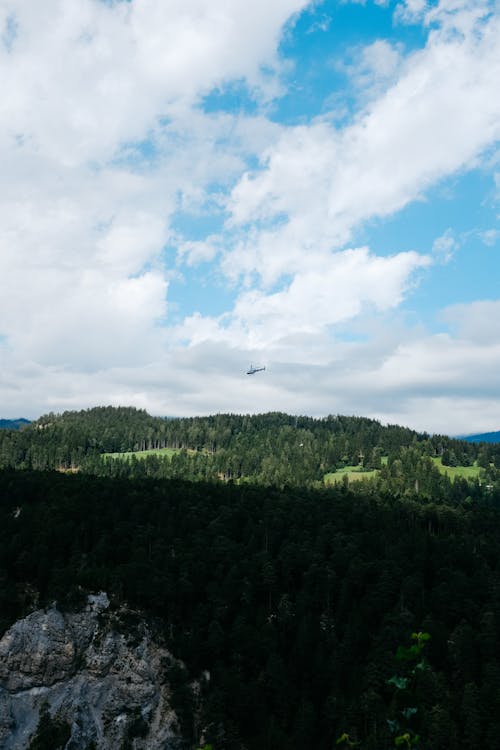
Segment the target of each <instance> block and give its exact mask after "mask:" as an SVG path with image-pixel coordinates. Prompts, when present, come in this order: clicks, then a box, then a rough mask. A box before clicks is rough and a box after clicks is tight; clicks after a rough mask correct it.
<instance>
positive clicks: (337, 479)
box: [323, 456, 481, 484]
mask: <svg viewBox="0 0 500 750" xmlns="http://www.w3.org/2000/svg"><path fill="white" fill-rule="evenodd" d="M432 460H433V462H434V464H435V466H437V468H438V469H439V471H440V472H441V473H442V474H446V476H448V477H449V478H450V479H456V478H457V477H461V478H462V479H467V480H473V479H477V478H478V477H479V472H480V471H481V469H480V467H479V466H477V465H476V464H474V466H443V462H442V460H441V456H439V457H438V458H433V459H432ZM381 462H382V465H386V464H387V456H382V459H381ZM377 474H379V470H378V469H373V470H372V471H363V469H362V468H360V467H359V466H344V467H343V468H342V469H337V471H335V472H330V473H329V474H325V476H324V480H323V481H324V483H325V484H339V483H341V482H342V481H343V480H344V477H345V476H347V478H348V480H349V482H359V481H361V480H362V479H373V478H374V477H376V476H377Z"/></svg>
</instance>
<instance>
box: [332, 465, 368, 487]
mask: <svg viewBox="0 0 500 750" xmlns="http://www.w3.org/2000/svg"><path fill="white" fill-rule="evenodd" d="M378 473H379V471H378V469H372V470H371V471H363V469H362V468H360V467H359V466H344V467H343V468H342V469H337V471H333V472H330V473H328V474H325V476H324V479H323V481H324V483H325V484H339V483H341V482H343V481H344V477H347V479H348V480H349V482H359V481H361V480H362V479H373V478H374V477H376V476H377V474H378Z"/></svg>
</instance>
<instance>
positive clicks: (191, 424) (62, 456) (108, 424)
mask: <svg viewBox="0 0 500 750" xmlns="http://www.w3.org/2000/svg"><path fill="white" fill-rule="evenodd" d="M0 467H4V468H25V469H36V470H45V469H57V470H59V471H71V472H83V473H90V474H95V475H98V476H101V477H110V478H127V477H128V478H141V477H150V478H163V479H166V478H183V479H188V480H192V481H232V482H236V483H238V484H242V483H258V484H263V485H274V486H278V487H282V488H284V487H287V486H296V487H302V486H303V487H317V488H318V487H320V486H322V485H323V484H325V483H338V482H343V483H345V482H356V484H359V483H360V482H361V483H363V484H364V483H366V482H368V481H369V482H371V483H372V484H373V485H374V486H375V489H376V490H377V491H379V492H385V491H390V492H398V493H406V494H409V495H413V494H415V493H416V494H418V495H420V496H422V497H426V498H431V497H440V498H444V497H464V498H465V497H468V496H470V497H474V496H476V495H477V494H481V493H483V494H484V492H485V491H486V488H490V489H489V490H488V491H490V490H491V488H492V487H494V486H496V483H497V482H498V481H499V467H500V446H496V445H494V444H491V445H489V446H488V445H484V444H482V445H477V444H474V443H470V442H466V441H463V440H455V439H452V438H449V437H446V436H440V435H428V434H426V433H417V432H416V431H414V430H410V429H408V428H405V427H400V426H397V425H382V424H380V423H379V422H377V421H376V420H373V419H366V418H361V417H349V416H340V415H337V416H329V417H325V418H322V419H313V418H311V417H305V416H293V415H288V414H283V413H280V412H271V413H268V414H257V415H237V414H216V415H213V416H208V417H192V418H183V419H168V420H167V419H162V418H160V417H152V416H150V415H149V414H147V412H145V411H143V410H138V409H133V408H127V407H120V408H114V407H97V408H94V409H89V410H85V411H80V412H64V413H63V414H57V415H56V414H48V415H45V416H43V417H41V418H40V419H38V420H36V421H35V422H33V423H32V424H30V425H28V426H27V427H25V428H24V429H23V430H22V431H18V432H12V431H10V432H8V431H4V432H2V433H0Z"/></svg>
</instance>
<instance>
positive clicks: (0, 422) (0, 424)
mask: <svg viewBox="0 0 500 750" xmlns="http://www.w3.org/2000/svg"><path fill="white" fill-rule="evenodd" d="M29 423H30V421H29V419H23V418H20V419H0V430H19V429H21V427H26V425H27V424H29Z"/></svg>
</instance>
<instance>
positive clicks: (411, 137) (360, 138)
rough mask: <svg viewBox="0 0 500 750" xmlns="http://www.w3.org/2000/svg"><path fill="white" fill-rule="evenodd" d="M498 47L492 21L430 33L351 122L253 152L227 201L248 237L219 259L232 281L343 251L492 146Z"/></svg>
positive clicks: (269, 278)
mask: <svg viewBox="0 0 500 750" xmlns="http://www.w3.org/2000/svg"><path fill="white" fill-rule="evenodd" d="M460 19H461V16H457V17H455V20H456V21H457V23H459V26H460V28H462V24H461V22H460ZM499 40H500V19H499V18H498V17H497V16H491V17H490V18H488V19H486V20H484V21H483V22H482V23H480V24H478V25H477V26H475V27H474V28H473V30H472V31H471V32H470V34H468V35H465V36H463V35H461V36H457V35H455V36H453V35H451V36H450V34H449V28H448V26H447V27H446V28H445V29H436V30H434V31H432V32H431V34H430V37H429V42H428V44H427V46H426V47H425V49H423V50H420V51H418V52H415V53H413V54H411V55H410V56H409V57H407V58H406V60H405V62H404V64H403V65H402V68H401V74H400V77H399V80H398V81H397V83H395V84H394V85H393V86H392V87H391V88H389V89H388V90H387V92H386V93H385V94H384V95H383V96H382V97H380V98H379V99H378V100H376V101H375V102H373V103H372V104H371V105H370V107H369V108H368V110H367V111H366V112H365V113H363V114H362V115H361V116H360V117H359V119H358V121H357V122H355V123H354V124H352V125H349V126H347V127H346V128H344V129H343V130H340V131H339V130H336V129H334V128H333V127H332V126H330V125H329V124H328V123H327V122H321V121H318V122H316V123H313V124H312V125H310V126H308V127H306V126H299V127H294V128H288V129H286V130H284V132H283V134H282V137H281V138H280V140H279V141H278V142H277V143H276V144H274V145H273V146H271V147H270V148H268V149H267V150H265V151H264V152H263V154H262V168H261V169H260V170H259V171H255V172H253V173H246V174H245V175H244V176H243V177H242V179H241V180H240V181H239V183H238V184H237V185H236V186H235V188H234V190H233V192H232V196H231V201H230V203H229V208H230V210H231V221H230V226H231V225H236V226H241V227H242V228H243V229H244V231H245V233H246V234H247V232H248V227H249V226H250V227H252V225H253V226H254V227H255V232H254V234H250V235H249V236H250V239H249V240H248V241H246V242H245V241H244V242H242V243H240V244H238V245H236V248H235V251H234V252H233V253H232V254H231V255H230V256H229V258H228V261H227V265H228V266H230V268H231V272H232V273H233V275H234V274H235V273H237V272H238V271H239V272H240V273H242V274H248V273H251V272H252V271H254V272H257V273H258V274H260V275H261V277H262V278H263V279H264V282H265V283H269V282H270V283H274V281H275V280H276V279H277V278H279V275H280V274H287V273H289V272H290V259H291V264H292V272H293V269H294V267H295V263H296V259H297V257H298V256H301V257H305V256H307V254H308V253H309V252H310V251H311V248H314V250H315V251H317V250H318V249H319V250H324V251H327V250H329V249H330V248H338V247H341V246H342V245H343V244H345V243H346V242H348V241H349V238H350V237H351V236H352V233H353V230H354V229H355V228H356V227H358V226H359V225H360V224H361V223H363V222H365V221H366V220H368V219H371V218H373V217H384V216H388V215H391V214H393V213H394V212H396V211H397V210H399V209H401V208H402V207H404V206H405V205H407V204H408V203H409V202H410V201H413V200H417V199H422V197H423V196H424V194H425V191H426V189H428V188H429V187H430V186H431V185H434V184H435V183H436V182H437V181H439V180H440V179H442V178H443V177H445V176H449V175H451V174H454V173H456V172H457V171H459V170H463V169H467V168H470V167H471V166H473V165H474V164H476V163H477V160H478V159H479V158H480V156H481V153H482V152H483V150H484V149H486V148H487V147H488V146H490V145H491V144H493V143H494V142H495V141H496V140H497V139H498V138H499V137H500V98H499V97H498V95H497V93H498V92H497V86H496V81H497V80H498V78H499V77H500V43H499ZM273 223H275V226H273ZM262 225H263V228H262ZM247 236H248V234H247ZM273 247H274V248H275V250H274V251H273V252H272V255H273V258H272V261H271V262H270V261H269V256H270V255H271V248H273ZM304 263H306V264H307V263H308V260H304ZM270 265H272V268H273V271H272V273H270V268H269V266H270Z"/></svg>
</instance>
